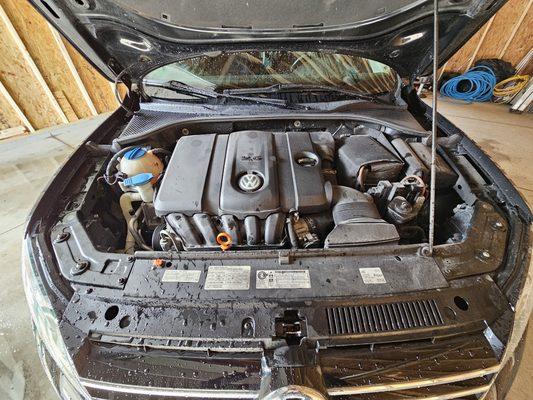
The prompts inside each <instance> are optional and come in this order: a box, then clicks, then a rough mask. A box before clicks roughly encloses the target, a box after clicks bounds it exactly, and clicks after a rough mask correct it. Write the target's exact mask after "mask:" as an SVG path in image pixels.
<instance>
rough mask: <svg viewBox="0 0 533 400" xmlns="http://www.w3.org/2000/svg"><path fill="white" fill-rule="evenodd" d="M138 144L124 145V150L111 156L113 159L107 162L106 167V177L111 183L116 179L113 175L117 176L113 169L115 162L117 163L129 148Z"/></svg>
mask: <svg viewBox="0 0 533 400" xmlns="http://www.w3.org/2000/svg"><path fill="white" fill-rule="evenodd" d="M136 147H138V146H128V147H124V148H123V149H122V150H119V151H118V152H116V153H115V154H114V155H113V157H111V160H109V162H108V163H107V167H106V169H105V175H104V179H105V181H106V182H107V183H108V184H109V185H113V184H114V183H115V182H116V180H111V177H112V176H115V171H113V169H114V168H115V164H117V161H118V159H119V158H120V157H122V156H123V155H124V154H126V153H127V152H128V151H129V150H132V149H134V148H136Z"/></svg>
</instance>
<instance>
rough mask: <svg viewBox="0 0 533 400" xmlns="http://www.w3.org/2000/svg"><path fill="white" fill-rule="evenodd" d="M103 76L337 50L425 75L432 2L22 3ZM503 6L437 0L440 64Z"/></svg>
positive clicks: (495, 0)
mask: <svg viewBox="0 0 533 400" xmlns="http://www.w3.org/2000/svg"><path fill="white" fill-rule="evenodd" d="M30 1H31V3H33V4H34V6H35V7H36V8H37V9H38V10H39V11H40V12H41V13H42V14H43V15H44V16H45V17H46V18H47V19H48V21H50V22H51V23H52V24H53V25H54V26H55V27H56V28H57V29H58V30H59V31H60V32H62V33H63V35H64V36H66V37H67V39H68V40H69V41H70V42H71V43H72V44H73V45H74V46H75V47H76V48H77V49H78V50H79V51H80V52H81V53H83V55H84V56H85V57H86V58H87V59H88V60H89V61H90V62H91V64H93V65H94V66H95V67H96V68H97V69H98V70H100V71H101V72H102V73H103V74H104V75H105V76H106V77H107V78H109V79H114V78H115V77H116V76H117V75H118V74H120V73H121V72H123V70H126V71H124V76H127V77H129V78H130V79H131V80H132V81H135V80H137V79H138V78H139V77H141V76H142V75H143V74H144V73H146V72H147V71H148V70H150V69H153V68H154V67H156V66H158V65H162V64H165V63H169V62H172V61H175V60H176V59H178V58H183V57H186V56H189V55H193V54H198V53H204V52H212V51H231V50H243V49H246V50H251V49H253V50H261V49H272V50H273V49H291V50H302V51H317V50H323V51H327V50H330V49H331V50H336V51H346V52H350V53H356V54H357V55H360V56H362V57H367V58H370V59H374V60H377V61H380V62H383V63H385V64H388V65H390V66H391V67H393V68H394V69H395V70H396V71H397V72H398V73H399V75H400V76H402V77H407V78H410V77H414V76H417V75H421V74H426V73H428V72H429V71H430V69H431V63H432V59H431V52H432V46H433V34H432V29H433V28H432V26H433V19H432V11H433V0H429V1H428V0H395V1H393V2H391V1H388V0H361V1H353V0H292V1H286V0H269V1H264V0H218V1H212V0H153V1H145V0H114V1H111V0H30ZM504 3H505V0H439V12H440V54H441V55H440V59H439V61H440V63H441V64H443V63H444V62H445V61H446V60H447V59H448V58H450V57H451V56H452V55H453V53H455V51H457V49H459V48H460V47H461V46H462V45H463V44H464V43H465V42H466V41H467V40H468V39H469V38H470V37H471V36H472V35H473V34H474V33H475V32H476V31H477V30H478V29H479V28H480V27H481V26H482V25H483V23H484V22H486V21H487V20H488V19H489V18H490V17H491V16H492V15H493V14H494V13H495V12H496V11H497V10H498V9H499V8H500V7H501V6H502V5H503V4H504Z"/></svg>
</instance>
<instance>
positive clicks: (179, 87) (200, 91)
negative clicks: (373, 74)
mask: <svg viewBox="0 0 533 400" xmlns="http://www.w3.org/2000/svg"><path fill="white" fill-rule="evenodd" d="M143 85H145V86H153V87H159V88H163V89H168V90H172V91H174V92H176V93H181V94H185V95H188V96H193V97H197V98H202V99H205V98H210V99H221V98H222V99H233V100H239V101H244V102H247V103H255V104H266V105H270V106H275V107H283V108H294V109H307V108H306V107H302V106H299V105H297V104H292V103H289V102H287V101H285V100H278V99H263V98H260V97H250V96H239V95H234V94H231V93H219V92H216V91H214V90H212V89H205V88H198V87H195V86H191V85H187V84H185V83H183V82H179V81H167V82H159V81H145V82H144V83H143Z"/></svg>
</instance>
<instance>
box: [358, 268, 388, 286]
mask: <svg viewBox="0 0 533 400" xmlns="http://www.w3.org/2000/svg"><path fill="white" fill-rule="evenodd" d="M359 273H360V274H361V278H363V283H364V284H365V285H375V284H380V283H387V281H386V280H385V276H384V275H383V272H382V271H381V268H377V267H376V268H359Z"/></svg>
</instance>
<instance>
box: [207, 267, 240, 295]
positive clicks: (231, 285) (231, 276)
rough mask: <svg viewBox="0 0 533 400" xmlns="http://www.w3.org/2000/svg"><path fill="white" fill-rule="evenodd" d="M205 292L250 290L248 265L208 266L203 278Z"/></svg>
mask: <svg viewBox="0 0 533 400" xmlns="http://www.w3.org/2000/svg"><path fill="white" fill-rule="evenodd" d="M204 289H205V290H248V289H250V266H249V265H210V266H209V269H208V271H207V278H205V285H204Z"/></svg>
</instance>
